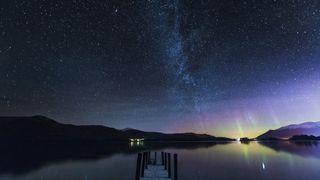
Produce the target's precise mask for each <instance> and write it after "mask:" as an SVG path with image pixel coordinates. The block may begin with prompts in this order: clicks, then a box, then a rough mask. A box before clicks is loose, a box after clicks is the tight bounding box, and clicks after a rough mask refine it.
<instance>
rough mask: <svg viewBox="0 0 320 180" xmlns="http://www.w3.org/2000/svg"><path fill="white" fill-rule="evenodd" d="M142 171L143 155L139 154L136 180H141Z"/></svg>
mask: <svg viewBox="0 0 320 180" xmlns="http://www.w3.org/2000/svg"><path fill="white" fill-rule="evenodd" d="M140 169H141V153H139V154H138V158H137V167H136V179H135V180H139V179H140Z"/></svg>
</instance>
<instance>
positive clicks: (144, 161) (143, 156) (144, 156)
mask: <svg viewBox="0 0 320 180" xmlns="http://www.w3.org/2000/svg"><path fill="white" fill-rule="evenodd" d="M145 163H146V153H145V152H143V155H142V169H141V177H144V169H145V166H146V165H145Z"/></svg>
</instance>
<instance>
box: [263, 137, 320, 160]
mask: <svg viewBox="0 0 320 180" xmlns="http://www.w3.org/2000/svg"><path fill="white" fill-rule="evenodd" d="M259 143H260V144H261V145H263V146H265V147H268V148H270V149H272V150H274V151H277V152H287V153H290V154H295V155H299V156H303V157H314V158H319V159H320V146H319V144H318V142H317V141H271V142H259Z"/></svg>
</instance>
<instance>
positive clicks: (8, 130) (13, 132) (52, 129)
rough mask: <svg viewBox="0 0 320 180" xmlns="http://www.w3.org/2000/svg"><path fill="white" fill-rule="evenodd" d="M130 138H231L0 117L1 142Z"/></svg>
mask: <svg viewBox="0 0 320 180" xmlns="http://www.w3.org/2000/svg"><path fill="white" fill-rule="evenodd" d="M130 138H144V139H145V141H231V140H233V139H229V138H224V137H214V136H210V135H207V134H195V133H176V134H165V133H159V132H145V131H140V130H136V129H125V130H118V129H115V128H110V127H106V126H101V125H72V124H62V123H58V122H56V121H54V120H52V119H49V118H47V117H44V116H31V117H0V140H1V141H2V142H13V143H14V142H18V141H24V142H29V141H30V142H69V141H72V142H83V141H104V142H119V141H121V142H122V141H123V142H127V141H128V140H129V139H130Z"/></svg>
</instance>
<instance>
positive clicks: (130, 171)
mask: <svg viewBox="0 0 320 180" xmlns="http://www.w3.org/2000/svg"><path fill="white" fill-rule="evenodd" d="M144 150H151V151H161V150H163V151H167V152H172V153H173V152H174V153H178V155H179V162H178V164H179V167H178V168H179V179H182V180H199V179H200V180H202V179H204V180H207V179H208V180H210V179H246V180H247V179H284V180H286V179H317V178H318V177H319V176H320V173H319V167H320V158H319V157H320V146H319V145H318V143H316V142H250V143H249V144H247V143H245V144H243V143H240V142H232V143H174V142H171V143H150V142H142V143H139V144H138V143H133V144H132V143H113V144H110V143H73V144H70V143H64V144H61V143H55V144H19V145H1V148H0V159H1V161H0V180H2V179H14V180H22V179H23V180H24V179H29V180H32V179H68V180H69V179H71V180H72V179H117V180H118V179H119V180H121V179H124V180H125V179H133V177H134V173H135V172H134V171H135V163H136V154H137V153H138V152H140V151H144Z"/></svg>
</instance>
